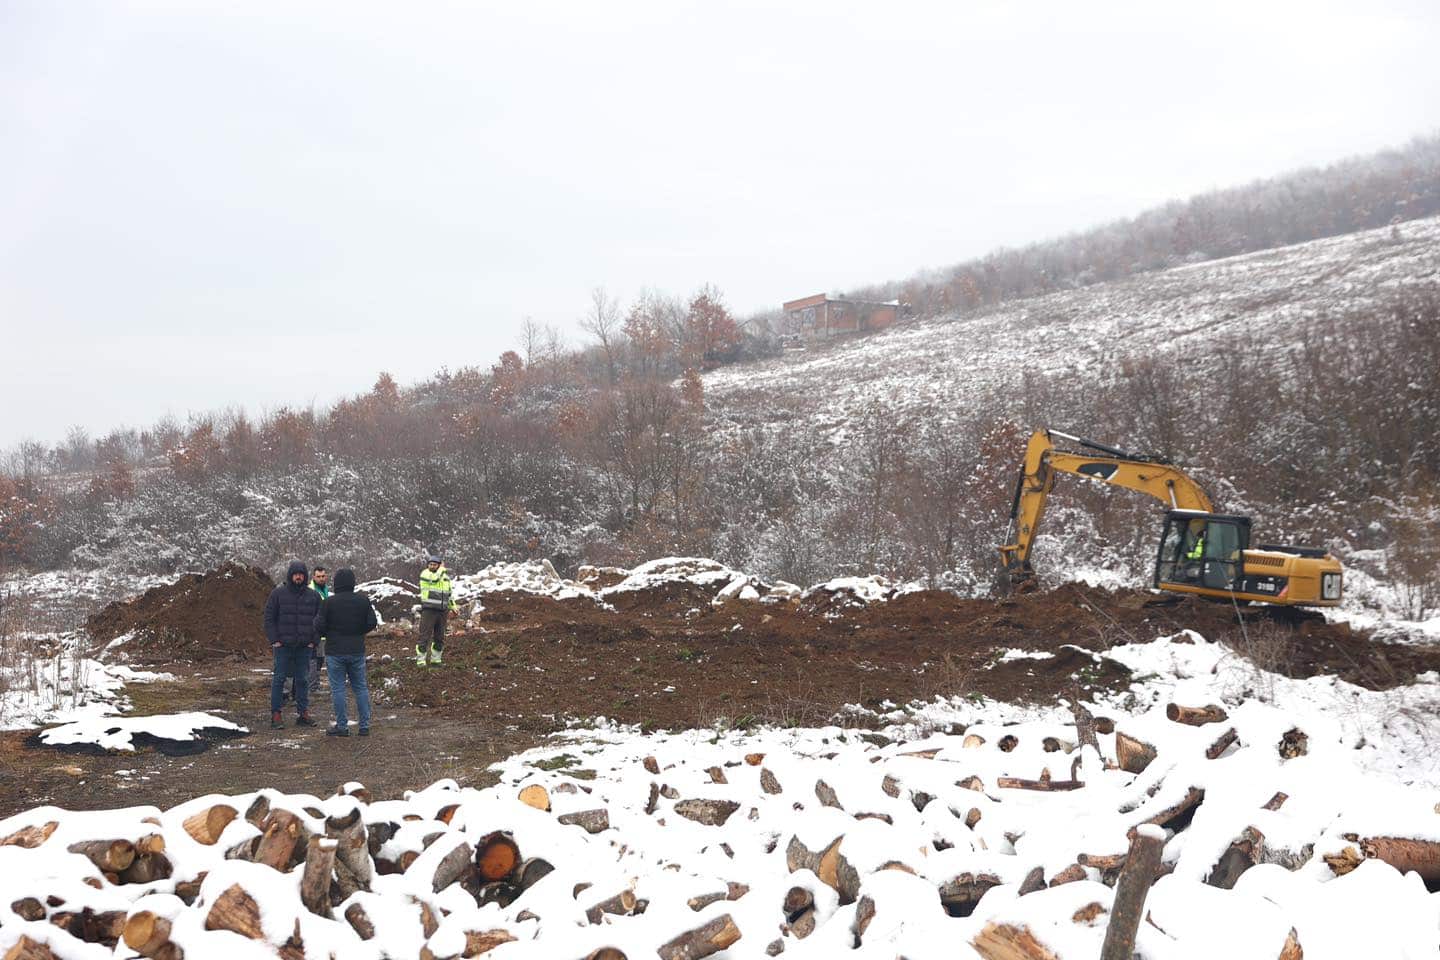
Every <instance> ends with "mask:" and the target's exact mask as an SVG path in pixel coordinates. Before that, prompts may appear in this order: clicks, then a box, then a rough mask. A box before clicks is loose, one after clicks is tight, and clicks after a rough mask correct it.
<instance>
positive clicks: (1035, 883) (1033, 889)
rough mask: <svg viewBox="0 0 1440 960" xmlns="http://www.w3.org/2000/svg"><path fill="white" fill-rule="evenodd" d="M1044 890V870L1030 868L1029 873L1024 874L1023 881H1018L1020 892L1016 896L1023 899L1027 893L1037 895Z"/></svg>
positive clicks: (1041, 868)
mask: <svg viewBox="0 0 1440 960" xmlns="http://www.w3.org/2000/svg"><path fill="white" fill-rule="evenodd" d="M1044 889H1045V868H1044V867H1031V868H1030V872H1029V873H1027V874H1025V879H1024V880H1022V881H1020V890H1019V892H1018V893H1016V896H1018V897H1023V896H1025V895H1026V894H1028V893H1039V892H1040V891H1041V890H1044Z"/></svg>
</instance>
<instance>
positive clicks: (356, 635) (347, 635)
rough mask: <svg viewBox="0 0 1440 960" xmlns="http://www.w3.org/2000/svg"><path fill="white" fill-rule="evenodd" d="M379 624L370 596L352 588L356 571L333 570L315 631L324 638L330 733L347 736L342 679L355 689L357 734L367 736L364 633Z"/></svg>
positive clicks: (367, 711) (345, 569) (368, 722)
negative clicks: (331, 587)
mask: <svg viewBox="0 0 1440 960" xmlns="http://www.w3.org/2000/svg"><path fill="white" fill-rule="evenodd" d="M377 625H378V623H377V618H376V616H375V608H374V607H373V606H371V605H370V598H369V597H367V596H365V594H363V593H356V592H355V571H353V570H351V569H350V568H349V567H341V568H340V569H339V570H337V571H336V572H335V592H334V593H332V594H331V595H330V597H329V599H327V600H326V601H325V602H324V603H322V604H321V605H320V612H319V613H318V614H316V615H315V632H316V633H317V634H319V635H320V636H323V637H324V638H325V670H326V673H327V674H328V675H329V677H330V702H331V704H332V705H333V706H334V708H335V725H334V726H333V727H331V728H330V729H329V730H328V731H326V732H327V733H328V734H329V735H330V736H332V737H348V736H350V726H349V721H348V719H347V718H346V716H345V682H346V681H347V680H348V681H349V682H350V689H352V690H354V691H355V712H356V713H358V714H359V715H360V736H362V737H368V736H370V686H369V684H368V683H367V682H366V680H365V634H367V633H369V632H370V631H371V630H374V629H375V627H376V626H377Z"/></svg>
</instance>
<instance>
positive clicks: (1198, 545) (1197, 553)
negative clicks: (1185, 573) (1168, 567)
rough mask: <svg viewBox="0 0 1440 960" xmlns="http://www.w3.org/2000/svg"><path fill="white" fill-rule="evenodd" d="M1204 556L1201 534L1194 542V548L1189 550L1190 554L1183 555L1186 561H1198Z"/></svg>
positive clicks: (1203, 542) (1203, 539)
mask: <svg viewBox="0 0 1440 960" xmlns="http://www.w3.org/2000/svg"><path fill="white" fill-rule="evenodd" d="M1204 556H1205V534H1203V533H1202V534H1200V536H1199V538H1198V539H1196V541H1195V546H1193V547H1191V548H1190V552H1189V553H1187V554H1185V559H1187V560H1199V559H1201V558H1203V557H1204Z"/></svg>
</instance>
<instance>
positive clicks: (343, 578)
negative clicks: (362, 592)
mask: <svg viewBox="0 0 1440 960" xmlns="http://www.w3.org/2000/svg"><path fill="white" fill-rule="evenodd" d="M354 590H355V571H354V570H351V569H350V568H349V567H341V568H340V569H339V570H336V571H335V592H336V593H353V592H354Z"/></svg>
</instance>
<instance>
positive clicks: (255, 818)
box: [245, 793, 270, 827]
mask: <svg viewBox="0 0 1440 960" xmlns="http://www.w3.org/2000/svg"><path fill="white" fill-rule="evenodd" d="M268 816H270V798H269V797H267V796H265V794H263V793H261V794H257V795H256V797H255V799H254V800H252V801H250V806H249V807H247V808H246V809H245V819H246V820H248V821H250V824H251V826H256V827H258V826H260V825H261V824H263V823H264V822H265V818H266V817H268Z"/></svg>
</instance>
